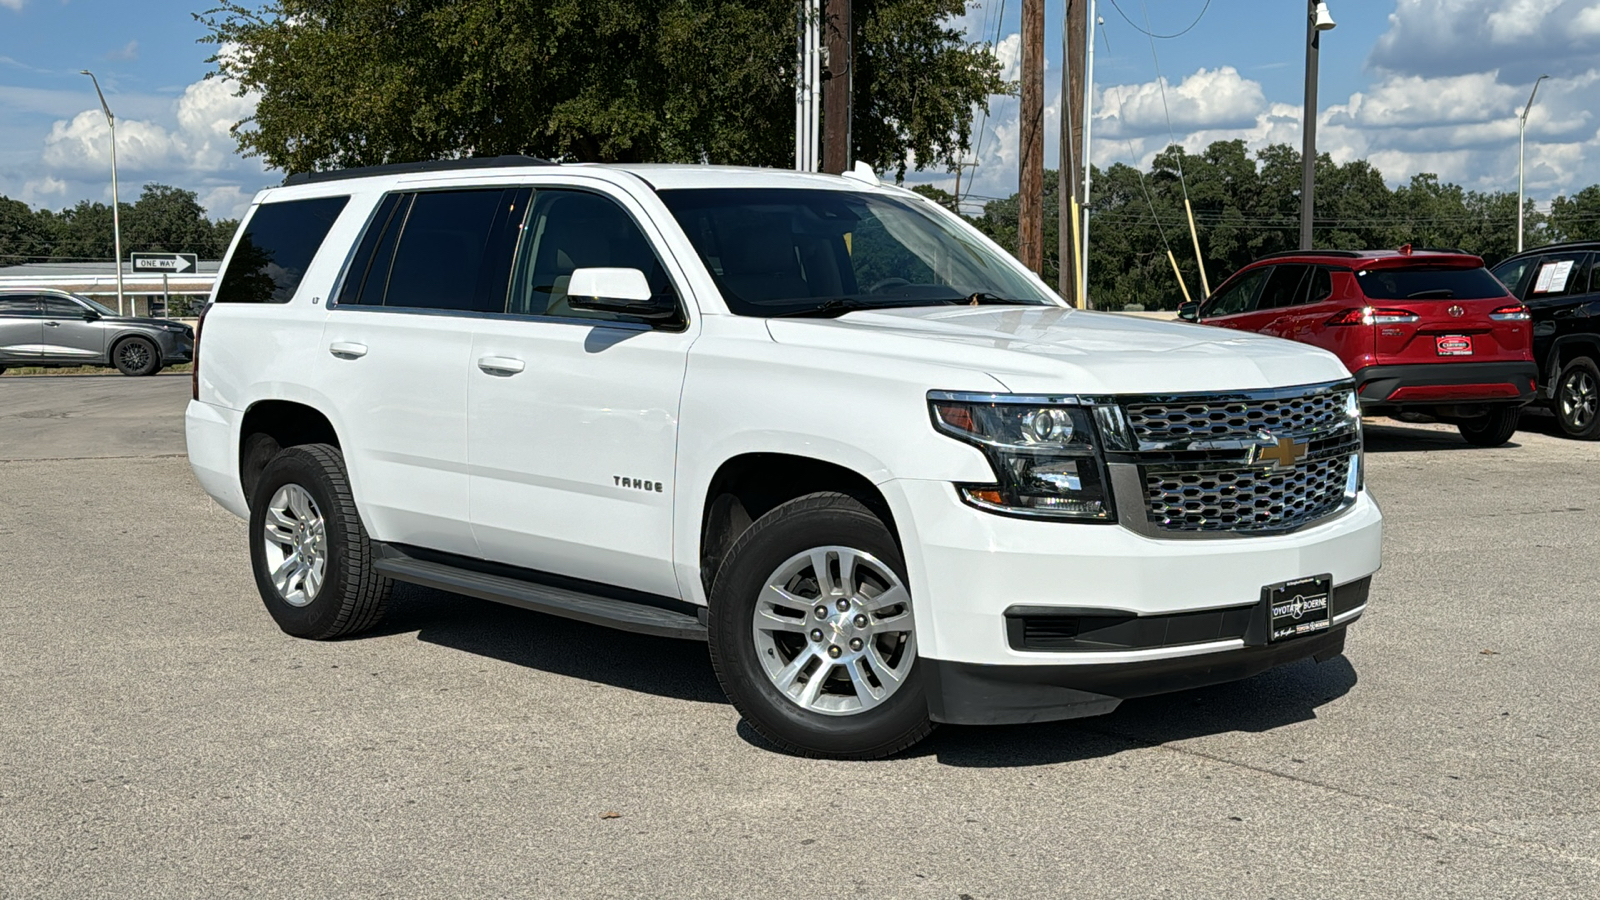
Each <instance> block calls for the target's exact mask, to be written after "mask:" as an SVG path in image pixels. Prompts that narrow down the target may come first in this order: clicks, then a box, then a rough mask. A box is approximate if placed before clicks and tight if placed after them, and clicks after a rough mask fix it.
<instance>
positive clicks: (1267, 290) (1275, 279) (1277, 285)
mask: <svg viewBox="0 0 1600 900" xmlns="http://www.w3.org/2000/svg"><path fill="white" fill-rule="evenodd" d="M1308 268H1310V266H1293V265H1286V266H1273V267H1272V275H1271V276H1270V277H1269V278H1267V283H1266V286H1265V287H1263V288H1262V289H1261V299H1260V300H1257V301H1256V309H1281V308H1283V307H1285V306H1293V305H1294V304H1295V303H1296V302H1297V301H1298V300H1299V297H1300V284H1301V282H1303V281H1304V280H1305V277H1306V269H1308Z"/></svg>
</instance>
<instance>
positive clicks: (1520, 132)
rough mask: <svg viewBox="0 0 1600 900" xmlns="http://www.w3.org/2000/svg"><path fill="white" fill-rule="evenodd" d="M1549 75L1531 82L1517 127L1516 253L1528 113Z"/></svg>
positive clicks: (1520, 238) (1520, 221)
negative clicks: (1530, 89)
mask: <svg viewBox="0 0 1600 900" xmlns="http://www.w3.org/2000/svg"><path fill="white" fill-rule="evenodd" d="M1549 77H1550V76H1549V75H1540V76H1539V77H1538V78H1537V79H1535V80H1534V82H1533V90H1532V91H1531V92H1529V94H1528V105H1527V106H1524V107H1523V108H1522V122H1521V123H1520V124H1519V125H1517V252H1518V253H1521V252H1522V147H1523V144H1524V138H1525V136H1526V135H1527V132H1528V112H1529V110H1531V109H1533V98H1534V97H1535V96H1537V95H1538V93H1539V82H1541V81H1543V80H1545V79H1546V78H1549Z"/></svg>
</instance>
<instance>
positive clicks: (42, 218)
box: [0, 184, 239, 265]
mask: <svg viewBox="0 0 1600 900" xmlns="http://www.w3.org/2000/svg"><path fill="white" fill-rule="evenodd" d="M120 212H121V218H122V253H123V257H124V258H126V257H127V254H129V253H135V252H138V253H144V252H151V253H196V254H199V256H200V258H201V259H220V258H221V256H222V254H223V252H224V251H226V250H227V249H228V242H229V241H231V240H232V239H233V232H234V230H235V229H236V228H238V225H239V223H238V222H236V221H233V220H224V221H221V222H213V221H211V220H210V219H207V218H206V214H205V209H204V208H202V207H201V206H200V202H199V199H198V198H197V196H196V195H195V193H194V191H186V190H182V189H180V188H174V187H168V186H167V185H164V184H147V185H145V186H144V191H143V192H142V193H141V194H140V195H139V199H138V200H137V201H135V202H133V203H123V204H122V206H121V209H120ZM115 248H116V242H115V240H114V236H113V232H112V222H111V206H110V205H109V204H106V203H91V202H89V201H88V200H81V201H79V202H78V203H77V204H76V205H74V206H70V207H68V208H66V209H63V210H61V211H60V212H51V211H50V210H37V211H35V210H33V209H30V208H29V207H28V205H27V204H26V203H23V202H21V201H19V200H9V199H7V198H5V197H0V265H17V264H20V263H26V262H45V261H48V260H110V259H115V258H116V249H115Z"/></svg>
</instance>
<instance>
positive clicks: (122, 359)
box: [111, 337, 161, 375]
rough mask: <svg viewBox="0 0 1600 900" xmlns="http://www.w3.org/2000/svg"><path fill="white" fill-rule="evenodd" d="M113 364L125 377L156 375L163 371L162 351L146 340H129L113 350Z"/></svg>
mask: <svg viewBox="0 0 1600 900" xmlns="http://www.w3.org/2000/svg"><path fill="white" fill-rule="evenodd" d="M111 364H112V365H114V366H116V367H117V371H118V372H121V373H122V374H124V375H154V374H155V373H157V372H159V371H161V351H159V350H157V349H156V345H155V344H153V343H151V342H150V341H148V340H146V339H144V338H141V337H132V338H128V339H126V340H124V341H122V342H120V343H118V344H117V345H116V346H115V347H113V348H111Z"/></svg>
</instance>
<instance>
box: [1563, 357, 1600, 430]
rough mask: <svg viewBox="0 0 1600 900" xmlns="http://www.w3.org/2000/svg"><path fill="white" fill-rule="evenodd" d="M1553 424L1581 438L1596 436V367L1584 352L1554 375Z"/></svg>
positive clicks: (1599, 419)
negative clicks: (1554, 421) (1554, 422)
mask: <svg viewBox="0 0 1600 900" xmlns="http://www.w3.org/2000/svg"><path fill="white" fill-rule="evenodd" d="M1554 405H1555V414H1556V424H1557V425H1559V426H1560V427H1561V433H1562V434H1565V435H1566V436H1567V437H1574V438H1577V439H1579V440H1583V441H1592V440H1596V439H1600V367H1597V366H1596V365H1595V362H1594V360H1592V359H1590V358H1589V357H1587V356H1580V357H1578V358H1577V359H1575V360H1573V361H1572V362H1569V363H1567V364H1566V366H1565V367H1563V368H1562V370H1561V374H1560V375H1558V376H1556V391H1555V404H1554Z"/></svg>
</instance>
